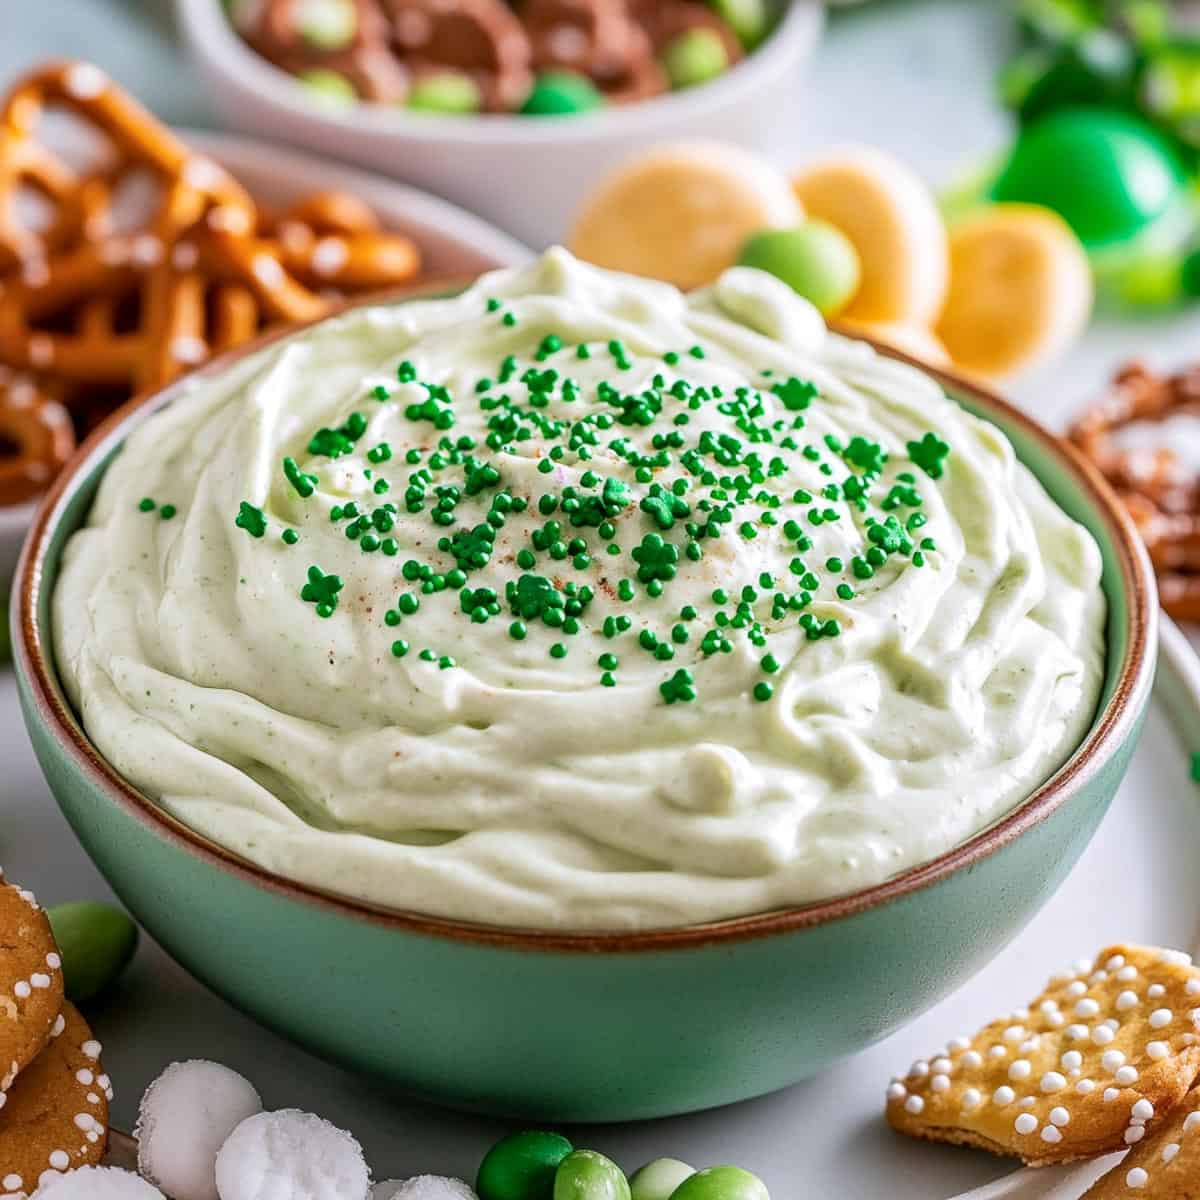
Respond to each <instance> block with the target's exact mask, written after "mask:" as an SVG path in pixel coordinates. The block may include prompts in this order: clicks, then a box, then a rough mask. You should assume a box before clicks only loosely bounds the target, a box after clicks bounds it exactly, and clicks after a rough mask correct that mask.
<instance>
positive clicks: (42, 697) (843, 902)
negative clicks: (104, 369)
mask: <svg viewBox="0 0 1200 1200" xmlns="http://www.w3.org/2000/svg"><path fill="white" fill-rule="evenodd" d="M454 282H455V283H457V282H459V281H454ZM451 286H452V284H451V283H450V282H449V281H443V282H438V283H433V284H427V285H422V286H421V287H418V288H415V289H403V290H401V291H400V292H399V293H397V292H395V291H392V292H389V293H387V294H386V295H385V296H376V297H374V298H373V300H372V298H361V299H357V300H355V301H352V302H351V303H348V304H346V305H344V306H342V308H340V309H339V310H338V311H345V310H346V309H350V308H358V307H362V306H363V305H365V304H369V303H372V302H376V303H378V302H380V301H385V302H386V301H391V302H399V301H402V300H407V299H412V298H414V297H419V296H422V295H428V294H431V293H432V294H444V293H445V292H446V291H448V290H450V288H451ZM323 319H327V318H323ZM314 323H315V322H314ZM294 332H296V329H294V328H293V329H285V330H280V331H277V332H274V333H269V334H266V335H265V336H263V337H260V338H258V339H256V340H255V341H253V342H250V343H247V344H246V345H245V346H242V347H239V348H238V349H236V350H234V351H232V352H230V353H229V354H226V355H224V356H222V357H221V358H218V359H215V360H214V361H213V362H212V363H210V364H206V365H205V366H204V367H202V368H200V369H199V370H198V371H196V372H194V373H193V374H192V375H189V376H188V377H187V378H188V379H189V380H190V379H192V378H195V377H203V376H206V375H209V374H214V373H217V372H219V371H222V370H224V369H225V368H226V367H228V366H229V365H231V364H232V363H233V362H235V361H237V360H238V359H240V358H242V357H244V356H245V355H247V354H251V353H253V352H254V351H256V350H258V349H261V348H262V347H264V346H266V345H269V344H270V343H272V342H274V341H277V340H279V339H280V338H282V337H285V336H288V335H289V334H291V333H294ZM867 340H869V339H867ZM871 344H872V345H874V346H875V348H876V349H877V350H878V351H879V352H880V353H882V354H885V355H887V356H888V357H890V358H895V359H898V360H900V361H901V362H906V363H908V364H910V365H912V366H915V367H918V368H919V369H921V370H922V371H924V372H925V373H926V374H928V375H930V376H932V377H933V378H934V379H936V380H937V381H938V382H939V383H940V384H942V386H943V387H944V388H946V389H947V391H950V392H959V393H966V394H967V395H969V396H971V397H972V398H973V399H975V400H976V401H978V402H979V403H980V405H981V407H982V408H984V409H985V410H986V409H989V408H990V409H993V410H995V411H996V412H998V413H999V414H1001V415H1002V416H1003V418H1004V420H1005V421H1007V422H1009V423H1011V424H1014V425H1017V426H1020V427H1021V429H1022V431H1023V432H1024V433H1025V434H1026V436H1027V437H1029V438H1030V439H1031V440H1033V441H1036V442H1038V443H1040V444H1041V446H1042V448H1043V449H1044V450H1045V451H1046V452H1047V453H1048V454H1049V455H1050V456H1051V457H1054V458H1057V459H1058V460H1059V462H1061V463H1062V464H1063V465H1064V466H1065V467H1066V469H1067V471H1068V473H1069V474H1070V475H1071V476H1072V477H1073V479H1074V481H1075V483H1076V484H1077V485H1078V486H1079V488H1080V489H1081V490H1082V491H1083V492H1084V494H1085V495H1086V496H1087V497H1088V499H1089V500H1090V502H1091V504H1092V505H1093V507H1094V508H1095V509H1096V510H1097V511H1098V512H1099V514H1100V515H1101V518H1102V519H1103V521H1104V524H1105V525H1106V526H1107V529H1108V533H1109V536H1110V537H1111V539H1112V542H1113V545H1114V547H1115V548H1116V551H1117V555H1118V567H1119V571H1120V576H1121V580H1122V582H1123V584H1124V586H1125V588H1126V590H1127V593H1128V631H1129V636H1128V644H1127V646H1126V650H1125V656H1124V661H1123V662H1122V663H1121V668H1120V673H1119V674H1118V676H1117V680H1116V684H1115V686H1114V689H1113V694H1112V696H1111V697H1110V699H1109V701H1108V703H1107V705H1105V707H1104V710H1103V711H1102V712H1101V713H1099V714H1098V716H1097V717H1096V719H1095V720H1094V722H1093V724H1092V727H1091V730H1090V731H1089V733H1088V735H1087V737H1086V738H1085V739H1084V741H1083V742H1082V744H1081V745H1080V746H1079V748H1078V749H1077V750H1076V752H1075V753H1074V754H1073V755H1072V757H1071V758H1070V759H1069V760H1068V762H1067V763H1066V764H1065V765H1064V766H1063V767H1062V768H1060V770H1059V771H1057V772H1056V773H1055V774H1054V775H1053V776H1052V777H1051V778H1050V779H1049V780H1047V781H1046V782H1045V783H1044V784H1042V785H1041V787H1039V788H1038V789H1037V790H1036V791H1034V792H1033V793H1032V795H1030V796H1029V798H1028V799H1027V800H1025V801H1024V802H1023V803H1022V804H1020V805H1018V806H1017V807H1016V808H1015V809H1013V810H1012V811H1011V812H1010V813H1009V814H1008V815H1007V816H1005V817H1003V818H1002V819H1001V820H1000V821H998V822H996V823H995V824H993V825H991V826H989V827H988V828H986V829H984V830H982V831H981V832H980V833H977V834H975V835H974V836H973V837H971V838H968V839H967V840H966V841H965V842H962V843H960V844H959V845H957V846H955V847H953V848H952V849H950V850H948V851H947V852H946V853H945V854H941V855H939V856H938V857H937V858H935V859H932V860H931V861H929V862H926V863H921V864H919V865H918V866H915V867H912V868H910V869H909V870H907V871H904V872H901V873H900V874H899V875H895V876H893V877H892V878H890V879H887V880H884V882H882V883H879V884H876V885H874V886H873V887H869V888H863V889H861V890H859V891H856V892H851V893H849V894H847V895H844V896H837V897H834V898H833V899H830V900H822V901H818V902H816V903H814V904H808V905H804V906H802V907H799V908H784V909H776V910H772V911H768V912H764V913H757V914H752V915H750V916H744V917H734V918H731V919H728V920H724V921H716V922H711V923H707V924H701V925H685V926H677V927H670V928H666V929H651V930H645V931H639V932H612V933H609V932H570V931H556V930H538V929H525V928H508V927H503V926H491V925H480V924H474V923H471V922H466V921H457V920H449V919H445V918H441V917H433V916H426V915H424V914H421V913H410V912H404V911H397V910H392V909H387V908H383V907H380V906H377V905H372V904H370V903H367V902H365V901H361V900H355V899H352V898H349V897H345V896H341V895H338V894H336V893H332V892H328V891H325V890H323V889H321V888H316V887H312V886H310V885H308V884H304V883H297V882H293V881H291V880H288V879H285V878H283V877H282V876H279V875H275V874H273V873H272V872H270V871H267V870H266V869H264V868H262V867H259V866H257V865H255V864H254V863H252V862H249V861H248V860H246V859H243V858H241V857H240V856H238V855H235V854H233V853H232V852H231V851H229V850H226V849H225V848H224V847H222V846H220V845H218V844H217V843H216V842H213V841H210V840H209V839H208V838H205V837H202V836H201V835H200V834H198V833H196V832H194V831H193V830H192V829H190V828H189V827H188V826H187V825H185V824H183V822H181V821H178V820H177V819H175V818H174V817H172V816H170V815H169V814H168V813H166V812H165V811H163V810H162V809H161V808H159V806H158V805H156V804H155V803H154V802H153V801H151V800H150V799H149V798H148V797H146V796H144V795H142V794H141V793H140V792H138V791H137V790H136V789H135V788H134V787H133V786H132V785H131V784H129V783H128V782H126V780H124V779H123V778H122V777H121V776H120V775H118V774H117V772H116V771H115V770H114V769H113V767H112V766H110V765H109V764H108V762H106V761H105V759H104V758H102V757H101V755H100V753H99V752H98V751H97V750H96V749H95V747H94V746H93V745H92V744H91V742H90V741H89V740H88V739H87V737H86V735H85V734H84V732H83V730H82V728H81V726H80V725H79V723H78V721H77V720H76V718H75V715H74V714H73V713H72V711H71V709H70V707H69V706H68V705H67V702H66V700H65V698H64V696H63V695H62V692H61V689H60V688H59V686H58V684H57V681H56V676H55V672H54V669H53V667H52V666H51V664H50V661H49V651H48V650H47V649H46V648H45V647H44V646H43V643H42V637H41V630H40V625H39V622H38V620H37V605H38V598H39V594H40V586H41V580H42V563H43V560H44V557H45V546H46V542H47V540H48V534H49V532H50V529H51V518H52V516H53V515H54V513H55V511H56V509H57V508H58V506H59V503H60V501H61V500H62V499H63V497H64V496H65V495H66V494H67V492H68V491H69V490H70V489H71V485H72V483H73V482H74V481H75V480H76V479H78V478H79V477H80V476H81V472H82V469H83V468H84V466H85V465H86V464H87V463H88V462H89V461H90V460H91V458H92V455H93V454H94V452H95V451H96V450H97V449H99V448H100V447H101V445H102V444H105V443H107V442H108V441H109V440H110V439H111V438H112V437H113V436H114V435H115V433H116V431H117V429H118V427H120V426H123V425H124V424H125V423H126V422H127V421H128V420H129V419H130V418H131V417H133V416H134V415H135V414H136V413H139V412H141V410H142V409H144V408H158V407H162V406H163V405H165V404H167V403H169V402H170V399H171V394H172V391H173V389H175V388H176V387H178V386H179V384H180V381H177V382H176V383H173V384H170V385H169V386H168V387H166V388H163V389H161V390H160V391H158V392H155V393H151V394H150V395H147V396H144V397H140V398H136V399H134V400H132V401H130V403H129V404H127V405H125V406H124V407H122V408H120V409H118V410H117V411H116V412H114V413H113V414H112V415H111V416H110V417H109V418H108V419H107V420H105V421H104V423H103V424H102V425H100V426H99V427H98V428H97V429H95V430H94V431H93V432H92V433H91V435H90V436H89V437H88V438H87V439H86V441H85V442H84V443H83V445H82V446H81V447H80V449H79V451H78V453H77V454H76V456H75V457H74V458H73V459H72V460H71V462H70V463H69V464H68V465H67V467H66V469H65V470H64V471H63V472H62V473H61V474H60V475H59V477H58V478H57V479H56V480H55V482H54V484H53V486H52V487H51V489H50V491H49V492H48V493H47V494H46V497H45V498H44V500H43V502H42V504H41V506H40V507H39V508H38V511H37V513H36V515H35V517H34V521H33V525H32V528H31V530H30V534H29V537H28V539H27V541H26V543H25V548H24V550H23V552H22V554H21V559H20V561H19V563H18V565H17V573H16V578H15V582H14V593H13V594H14V595H15V596H16V597H17V598H18V605H19V608H18V611H19V618H18V622H19V624H18V628H17V635H18V636H17V637H16V639H15V642H14V646H13V651H14V662H15V664H16V665H17V666H18V667H19V668H20V669H21V670H23V671H24V673H25V677H26V682H27V683H28V685H29V687H30V690H31V693H32V695H33V698H34V701H35V703H36V705H37V707H38V710H39V712H40V715H41V717H42V719H43V720H44V721H45V722H46V724H47V725H48V726H49V727H50V728H51V729H52V730H53V732H54V733H55V734H56V735H57V737H58V740H59V743H60V744H61V745H62V746H63V748H64V749H65V750H66V751H67V752H68V754H69V755H70V756H71V759H72V760H73V762H74V764H75V766H76V767H77V768H78V769H79V770H81V771H82V772H83V773H84V774H85V775H87V776H89V777H90V778H91V780H92V782H93V783H94V784H96V785H97V786H98V787H99V788H100V789H101V790H103V791H104V792H106V793H107V794H108V795H109V796H110V797H111V798H112V800H113V801H114V802H115V803H116V804H117V805H119V806H120V807H121V808H122V809H124V810H125V812H126V813H127V814H128V815H130V816H132V817H134V818H135V819H136V820H138V821H139V822H141V824H142V825H143V826H145V827H146V828H147V829H149V830H150V832H151V833H153V834H155V835H156V836H158V837H159V838H161V839H162V840H164V841H167V842H170V843H171V844H173V845H174V846H175V847H177V848H179V849H182V850H185V851H186V852H188V853H191V854H193V855H196V856H197V857H199V858H201V859H203V860H205V861H206V862H208V863H209V864H210V865H212V866H214V867H217V868H219V869H220V870H223V871H227V872H229V873H230V874H232V875H234V876H236V877H238V878H239V879H241V880H242V881H243V882H245V883H248V884H251V885H253V886H255V887H258V888H261V889H263V890H265V891H268V892H271V893H273V894H274V895H276V896H278V897H282V898H286V899H290V900H297V901H300V902H302V903H304V904H308V905H313V906H316V907H318V908H322V909H324V910H326V911H331V912H334V913H337V914H340V915H343V916H347V917H352V918H354V919H356V920H361V921H366V922H369V923H371V924H374V925H379V926H383V927H385V928H389V929H394V930H397V931H403V932H406V933H411V934H416V935H420V936H425V937H436V938H443V939H448V940H451V941H457V942H468V943H474V944H480V945H487V946H494V947H501V948H507V949H513V950H528V951H553V952H569V953H584V954H597V953H610V954H627V953H634V952H643V951H656V950H682V949H695V948H699V947H703V946H710V945H714V944H728V943H734V942H741V941H746V940H750V939H754V938H761V937H768V936H771V935H775V934H784V933H792V932H796V931H798V930H802V929H807V928H811V927H813V926H816V925H822V924H826V923H829V922H832V921H837V920H841V919H843V918H846V917H850V916H854V915H856V914H858V913H861V912H865V911H867V910H869V909H872V908H875V907H877V906H879V905H882V904H886V903H888V902H890V901H892V900H897V899H900V898H901V897H904V896H908V895H910V894H911V893H913V892H917V891H920V890H922V889H924V888H927V887H930V886H932V885H933V884H935V883H938V882H940V881H941V880H943V879H945V878H947V877H948V876H950V875H952V874H953V873H954V872H956V871H959V870H962V869H963V868H965V867H970V866H972V865H974V864H975V863H977V862H979V861H981V860H982V859H984V858H987V857H989V856H991V855H992V854H994V853H996V852H997V851H998V850H1000V849H1002V848H1003V847H1005V846H1007V845H1009V844H1010V843H1011V842H1013V841H1015V840H1016V839H1017V838H1019V837H1020V836H1021V835H1022V834H1023V833H1025V832H1026V831H1027V830H1029V829H1031V828H1033V827H1034V826H1035V825H1038V824H1040V823H1041V822H1042V821H1044V820H1046V819H1047V818H1048V817H1049V816H1050V815H1051V814H1052V813H1054V812H1055V811H1056V810H1057V809H1058V807H1059V805H1060V804H1062V802H1063V801H1064V799H1065V798H1066V796H1067V794H1068V792H1069V790H1070V789H1071V788H1072V786H1073V785H1076V784H1078V783H1082V782H1085V781H1086V780H1087V779H1088V778H1090V777H1091V776H1092V775H1094V774H1095V773H1096V771H1097V770H1098V769H1099V766H1098V763H1099V761H1100V760H1101V759H1102V758H1104V757H1107V755H1108V753H1110V752H1111V751H1112V750H1113V749H1114V748H1116V746H1118V745H1120V744H1121V743H1122V742H1123V740H1124V738H1125V737H1126V736H1128V735H1129V734H1131V733H1132V728H1131V727H1132V725H1133V723H1134V721H1135V719H1136V717H1137V715H1138V708H1137V700H1138V698H1139V696H1140V695H1141V693H1142V692H1143V691H1144V690H1146V689H1148V688H1149V685H1150V683H1151V681H1152V665H1153V655H1152V653H1151V650H1152V637H1153V634H1154V630H1155V626H1156V621H1157V616H1158V609H1157V601H1156V595H1157V593H1156V590H1155V585H1154V577H1153V573H1152V571H1151V568H1150V562H1149V559H1148V557H1147V555H1146V551H1145V549H1144V547H1143V545H1142V542H1141V539H1140V537H1139V536H1138V533H1137V530H1136V529H1135V527H1134V525H1133V522H1132V520H1130V518H1129V516H1128V515H1127V514H1126V513H1125V511H1124V509H1123V508H1122V507H1121V505H1120V503H1119V501H1118V500H1117V497H1116V496H1115V494H1114V493H1113V492H1112V490H1111V489H1110V488H1109V486H1108V484H1107V483H1106V482H1105V481H1104V479H1103V478H1102V477H1101V475H1100V473H1099V472H1098V471H1097V470H1096V468H1095V467H1093V466H1092V465H1091V463H1090V462H1088V461H1087V460H1086V459H1085V458H1084V456H1083V455H1082V454H1081V453H1080V452H1079V451H1078V450H1077V449H1076V448H1075V447H1074V446H1072V445H1071V444H1070V443H1069V442H1066V441H1064V440H1061V439H1059V438H1057V437H1055V436H1054V435H1053V434H1051V433H1050V432H1049V431H1048V430H1046V429H1043V428H1042V426H1041V425H1039V424H1038V423H1037V422H1035V421H1034V420H1033V419H1032V418H1030V417H1028V416H1026V415H1025V414H1024V413H1023V412H1021V411H1020V410H1019V409H1017V408H1015V407H1014V406H1013V405H1011V404H1009V403H1008V402H1007V401H1006V400H1002V399H1001V398H1000V397H999V396H997V395H995V394H994V393H992V392H990V391H989V390H987V389H986V388H984V387H981V386H980V385H979V384H978V383H975V382H973V381H971V380H969V379H966V378H964V377H961V376H958V375H955V374H954V373H952V372H948V371H942V370H939V369H936V368H933V367H930V366H928V365H926V364H924V363H922V362H921V361H920V360H918V359H915V358H913V357H912V356H910V355H908V354H904V353H901V352H899V351H896V350H893V349H891V348H889V347H886V346H882V345H879V344H878V343H871ZM147 415H149V414H147Z"/></svg>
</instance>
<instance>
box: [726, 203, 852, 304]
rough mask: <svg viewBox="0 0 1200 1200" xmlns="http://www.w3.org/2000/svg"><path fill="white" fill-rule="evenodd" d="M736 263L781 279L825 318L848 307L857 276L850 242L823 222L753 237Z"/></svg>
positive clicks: (764, 232) (766, 231)
mask: <svg viewBox="0 0 1200 1200" xmlns="http://www.w3.org/2000/svg"><path fill="white" fill-rule="evenodd" d="M738 262H739V263H740V264H741V265H742V266H744V267H757V268H758V269H759V270H760V271H766V272H768V273H769V274H771V275H774V276H775V277H776V278H778V279H782V280H783V282H784V283H786V284H787V285H788V286H789V287H790V288H792V289H793V291H795V292H797V293H798V294H799V295H801V296H803V297H804V298H805V299H806V300H808V301H810V302H811V303H812V304H814V305H816V307H817V308H819V309H820V310H821V313H822V314H823V315H824V316H827V317H828V316H832V315H833V314H835V313H836V312H838V311H839V310H840V309H842V308H844V307H845V305H846V304H848V303H849V302H850V300H851V298H852V297H853V296H854V293H855V292H856V291H858V284H859V280H860V278H861V274H862V268H861V266H860V265H859V261H858V252H857V251H856V250H855V249H854V246H853V244H852V243H851V242H850V239H849V238H847V237H846V235H845V234H844V233H842V231H841V230H840V229H835V228H834V227H833V226H832V225H828V224H826V223H825V222H824V221H808V222H807V223H806V224H804V225H801V226H800V227H799V228H797V229H768V230H765V231H763V232H762V233H756V234H755V235H754V236H753V237H752V238H750V240H749V241H748V242H747V243H746V244H745V245H744V246H743V247H742V252H741V254H740V255H739V256H738Z"/></svg>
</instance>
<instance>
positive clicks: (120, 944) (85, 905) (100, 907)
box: [46, 900, 138, 1004]
mask: <svg viewBox="0 0 1200 1200" xmlns="http://www.w3.org/2000/svg"><path fill="white" fill-rule="evenodd" d="M46 916H47V917H48V918H49V920H50V928H51V929H52V930H53V931H54V940H55V941H56V942H57V943H58V953H59V956H60V957H61V958H62V970H63V985H64V987H65V988H66V992H67V999H68V1000H70V1001H71V1002H72V1003H74V1004H86V1003H87V1002H88V1001H89V1000H91V999H93V998H94V997H96V996H99V995H100V993H101V992H103V991H106V990H107V989H108V988H110V987H111V986H112V985H113V984H114V983H115V982H116V980H117V977H118V976H119V975H120V974H121V972H122V971H124V970H125V968H126V967H127V966H128V965H129V960H130V959H131V958H133V955H134V951H135V950H137V943H138V931H137V926H136V925H135V924H134V923H133V922H132V921H131V920H130V919H129V918H128V917H127V916H126V915H125V914H124V913H123V912H118V911H117V909H115V908H109V907H108V905H106V904H94V903H92V902H91V901H86V900H80V901H77V902H75V903H73V904H60V905H58V907H57V908H52V909H50V910H49V911H48V912H47V913H46Z"/></svg>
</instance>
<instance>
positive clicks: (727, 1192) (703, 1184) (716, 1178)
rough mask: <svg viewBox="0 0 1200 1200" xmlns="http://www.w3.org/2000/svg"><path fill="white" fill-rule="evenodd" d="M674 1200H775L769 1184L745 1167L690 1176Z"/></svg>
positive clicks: (679, 1188)
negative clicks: (772, 1198) (744, 1168)
mask: <svg viewBox="0 0 1200 1200" xmlns="http://www.w3.org/2000/svg"><path fill="white" fill-rule="evenodd" d="M671 1200H771V1196H770V1193H769V1192H768V1191H767V1185H766V1184H765V1183H763V1181H762V1180H761V1179H759V1177H758V1176H757V1175H751V1174H750V1172H749V1171H743V1170H742V1168H741V1167H708V1168H707V1169H706V1170H703V1171H697V1172H696V1174H695V1175H690V1176H689V1177H688V1178H687V1179H685V1180H684V1181H683V1182H682V1183H681V1184H680V1185H679V1186H678V1187H677V1188H676V1189H675V1191H674V1192H673V1193H672V1195H671Z"/></svg>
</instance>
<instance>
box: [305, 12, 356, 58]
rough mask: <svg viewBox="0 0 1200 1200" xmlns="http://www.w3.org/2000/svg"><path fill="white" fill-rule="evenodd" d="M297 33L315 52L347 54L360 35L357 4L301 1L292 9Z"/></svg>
mask: <svg viewBox="0 0 1200 1200" xmlns="http://www.w3.org/2000/svg"><path fill="white" fill-rule="evenodd" d="M292 20H293V23H294V24H295V28H296V32H297V33H298V34H299V35H300V36H301V38H303V39H304V41H305V42H307V43H308V45H310V46H311V47H312V48H313V49H314V50H344V49H346V47H347V46H349V45H350V43H351V42H353V41H354V38H355V36H356V35H357V33H358V9H357V8H355V7H354V2H353V0H299V2H298V3H297V4H295V5H294V7H293V8H292Z"/></svg>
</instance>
